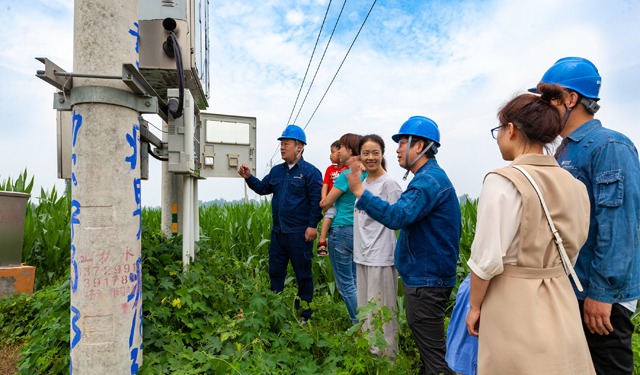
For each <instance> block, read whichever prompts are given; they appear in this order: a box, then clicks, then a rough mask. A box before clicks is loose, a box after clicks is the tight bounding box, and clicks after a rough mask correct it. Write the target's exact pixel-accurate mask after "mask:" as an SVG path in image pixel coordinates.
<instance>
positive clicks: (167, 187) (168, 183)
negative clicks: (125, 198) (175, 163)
mask: <svg viewBox="0 0 640 375" xmlns="http://www.w3.org/2000/svg"><path fill="white" fill-rule="evenodd" d="M162 130H163V133H162V142H169V134H168V131H169V125H168V124H167V123H166V122H165V121H163V122H162ZM174 179H175V178H174V175H173V173H169V164H168V163H165V162H163V163H162V191H161V193H162V194H161V195H162V199H161V208H160V211H161V215H162V216H161V223H160V226H161V228H162V232H163V233H164V234H165V236H167V238H171V236H172V228H173V226H172V222H173V204H174V202H173V180H174ZM175 204H176V214H177V213H178V212H177V203H175ZM176 225H177V222H176ZM177 229H178V228H176V232H177Z"/></svg>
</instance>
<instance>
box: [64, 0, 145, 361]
mask: <svg viewBox="0 0 640 375" xmlns="http://www.w3.org/2000/svg"><path fill="white" fill-rule="evenodd" d="M73 41H74V52H73V71H74V72H75V73H81V74H93V75H114V76H119V75H121V74H122V69H123V63H132V64H135V63H136V62H137V61H138V53H137V49H138V43H137V42H138V1H137V0H110V1H108V2H107V1H104V0H76V1H75V3H74V39H73ZM87 86H94V87H93V88H91V87H87ZM96 86H97V87H96ZM73 87H74V88H73V90H79V89H80V90H79V91H76V92H77V93H81V92H82V89H87V90H92V92H113V88H115V89H119V90H125V91H128V92H131V90H130V89H129V88H128V87H127V85H125V84H124V83H123V82H122V81H120V80H113V79H111V80H107V79H99V78H78V76H76V77H74V78H73ZM100 90H102V91H100ZM125 94H126V93H125ZM96 101H97V100H96ZM61 102H62V101H61ZM139 117H140V113H139V112H138V111H136V110H134V109H132V108H127V107H125V106H122V105H114V104H108V103H107V102H94V103H91V102H83V103H79V104H76V105H74V106H73V156H72V160H73V166H72V172H73V175H72V183H73V189H72V199H73V203H72V218H71V251H72V267H71V268H72V274H71V277H72V280H71V291H72V293H71V342H70V344H71V373H72V374H74V373H75V374H135V373H137V371H138V368H139V366H140V365H141V364H142V337H141V334H142V316H141V315H142V291H141V288H142V283H141V266H142V260H141V252H140V236H141V221H140V219H141V196H140V195H141V193H140V188H141V186H140V119H139Z"/></svg>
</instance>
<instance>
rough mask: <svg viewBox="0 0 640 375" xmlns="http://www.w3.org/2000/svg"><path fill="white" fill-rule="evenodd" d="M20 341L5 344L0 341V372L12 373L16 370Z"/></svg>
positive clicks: (8, 374) (10, 374) (7, 374)
mask: <svg viewBox="0 0 640 375" xmlns="http://www.w3.org/2000/svg"><path fill="white" fill-rule="evenodd" d="M21 346H22V343H14V344H6V343H4V342H2V343H0V374H2V375H13V374H15V373H17V372H18V359H19V358H20V354H19V353H18V350H19V349H20V347H21Z"/></svg>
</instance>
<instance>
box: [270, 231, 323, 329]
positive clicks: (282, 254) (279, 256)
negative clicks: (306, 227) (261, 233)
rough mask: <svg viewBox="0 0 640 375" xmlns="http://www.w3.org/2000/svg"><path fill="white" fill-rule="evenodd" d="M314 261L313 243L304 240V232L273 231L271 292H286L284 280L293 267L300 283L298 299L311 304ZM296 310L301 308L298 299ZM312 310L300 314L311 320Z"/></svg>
mask: <svg viewBox="0 0 640 375" xmlns="http://www.w3.org/2000/svg"><path fill="white" fill-rule="evenodd" d="M312 259H313V242H306V241H305V240H304V232H298V233H276V232H274V231H271V244H270V246H269V276H270V277H271V290H273V291H274V292H276V293H280V292H282V291H283V290H284V280H285V278H286V277H287V266H288V265H289V261H291V266H292V267H293V271H294V272H295V274H296V279H297V281H298V297H299V298H300V299H301V300H302V301H306V302H307V303H311V299H312V298H313V271H312V264H311V260H312ZM295 306H296V309H299V308H300V301H298V300H297V299H296V302H295ZM312 312H313V311H312V310H311V309H306V310H305V311H303V312H302V314H300V316H302V317H303V318H304V319H305V320H306V319H309V317H310V316H311V313H312Z"/></svg>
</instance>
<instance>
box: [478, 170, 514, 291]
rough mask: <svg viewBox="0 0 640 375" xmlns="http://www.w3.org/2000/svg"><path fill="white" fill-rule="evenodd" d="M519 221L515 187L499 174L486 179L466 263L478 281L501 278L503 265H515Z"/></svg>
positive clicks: (492, 174) (490, 175)
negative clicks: (469, 254) (479, 279)
mask: <svg viewBox="0 0 640 375" xmlns="http://www.w3.org/2000/svg"><path fill="white" fill-rule="evenodd" d="M516 208H517V209H516ZM521 219H522V196H521V195H520V192H518V189H516V187H515V185H513V183H512V182H511V181H510V180H509V179H507V178H506V177H503V176H500V175H498V174H495V173H491V174H489V175H487V177H486V178H485V179H484V184H483V185H482V191H481V192H480V198H479V201H478V221H477V224H476V237H475V238H474V240H473V244H472V245H471V257H470V259H469V262H468V263H467V264H468V265H469V267H470V268H471V269H472V270H473V272H474V273H475V274H476V275H478V276H479V277H480V278H481V279H483V280H491V278H493V277H494V276H496V275H499V274H501V273H502V272H503V271H504V264H510V265H516V264H517V262H518V245H519V244H520V221H521Z"/></svg>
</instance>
